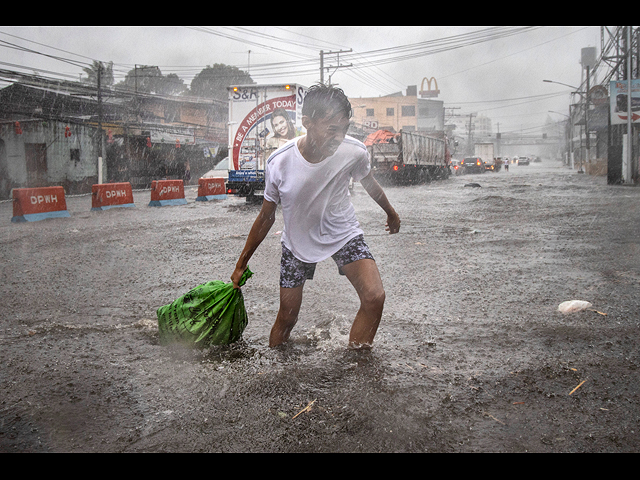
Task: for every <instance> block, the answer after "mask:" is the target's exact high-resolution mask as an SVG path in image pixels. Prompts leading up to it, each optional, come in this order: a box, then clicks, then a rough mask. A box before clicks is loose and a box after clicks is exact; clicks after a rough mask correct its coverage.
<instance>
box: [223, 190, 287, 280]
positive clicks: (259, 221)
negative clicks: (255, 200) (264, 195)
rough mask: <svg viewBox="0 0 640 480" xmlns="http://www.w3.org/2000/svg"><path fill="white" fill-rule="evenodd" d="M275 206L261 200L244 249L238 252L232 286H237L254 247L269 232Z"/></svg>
mask: <svg viewBox="0 0 640 480" xmlns="http://www.w3.org/2000/svg"><path fill="white" fill-rule="evenodd" d="M277 207H278V205H277V204H275V203H273V202H269V201H268V200H264V201H263V202H262V209H261V210H260V213H259V214H258V216H257V217H256V219H255V221H254V222H253V226H252V227H251V230H250V231H249V236H248V237H247V241H246V243H245V246H244V249H243V250H242V253H241V254H240V258H239V259H238V262H237V263H236V269H235V270H234V272H233V274H232V275H231V281H232V282H233V286H234V288H239V286H238V285H239V283H240V279H241V278H242V274H243V273H244V271H245V270H246V269H247V265H248V263H249V259H250V258H251V256H252V255H253V253H254V252H255V251H256V249H257V248H258V247H259V246H260V244H261V243H262V241H263V240H264V238H265V237H266V236H267V233H269V230H270V229H271V227H272V226H273V223H274V222H275V220H276V208H277Z"/></svg>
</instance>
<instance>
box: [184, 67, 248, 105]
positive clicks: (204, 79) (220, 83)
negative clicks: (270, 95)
mask: <svg viewBox="0 0 640 480" xmlns="http://www.w3.org/2000/svg"><path fill="white" fill-rule="evenodd" d="M254 83H256V82H254V81H253V80H252V79H251V76H249V74H248V73H247V72H245V71H243V70H240V69H239V68H237V67H232V66H229V65H224V64H222V63H216V64H214V65H213V66H206V67H205V68H204V69H203V70H202V71H201V72H200V73H198V74H197V75H196V76H195V77H194V78H193V80H191V89H190V90H189V94H190V95H193V96H196V97H207V98H215V99H218V100H227V99H228V98H229V97H228V93H227V87H229V86H231V85H250V84H254Z"/></svg>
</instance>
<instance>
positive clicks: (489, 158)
mask: <svg viewBox="0 0 640 480" xmlns="http://www.w3.org/2000/svg"><path fill="white" fill-rule="evenodd" d="M475 156H476V157H480V158H481V159H482V163H483V164H484V169H485V171H490V172H497V171H498V170H500V167H501V166H502V164H499V163H498V162H496V159H495V157H494V153H493V143H491V142H488V143H476V144H475Z"/></svg>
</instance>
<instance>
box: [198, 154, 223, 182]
mask: <svg viewBox="0 0 640 480" xmlns="http://www.w3.org/2000/svg"><path fill="white" fill-rule="evenodd" d="M202 178H224V179H225V180H226V179H228V178H229V157H225V158H224V159H222V160H220V161H219V162H218V164H217V165H216V166H215V167H213V170H209V171H208V172H207V173H205V174H204V175H203V176H202Z"/></svg>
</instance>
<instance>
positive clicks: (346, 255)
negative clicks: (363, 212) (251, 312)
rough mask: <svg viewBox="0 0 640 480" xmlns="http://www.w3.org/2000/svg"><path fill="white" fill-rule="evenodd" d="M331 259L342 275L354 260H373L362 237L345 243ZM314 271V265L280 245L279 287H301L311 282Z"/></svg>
mask: <svg viewBox="0 0 640 480" xmlns="http://www.w3.org/2000/svg"><path fill="white" fill-rule="evenodd" d="M331 258H333V260H334V261H335V262H336V265H337V266H338V273H340V275H344V272H343V271H342V267H343V266H345V265H348V264H349V263H352V262H355V261H356V260H362V259H364V258H370V259H371V260H374V258H373V255H372V254H371V252H370V251H369V246H368V245H367V244H366V243H365V241H364V235H358V236H357V237H354V238H352V239H351V240H349V241H348V242H347V244H346V245H345V246H344V247H342V248H341V249H340V250H338V251H337V252H336V253H334V254H333V255H332V256H331ZM315 271H316V264H315V263H305V262H303V261H301V260H298V259H297V258H296V257H295V256H294V255H293V253H291V250H289V249H288V248H287V247H285V246H284V245H282V260H281V261H280V286H281V287H283V288H295V287H298V286H300V285H302V284H303V283H304V282H305V281H306V280H313V274H314V273H315Z"/></svg>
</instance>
